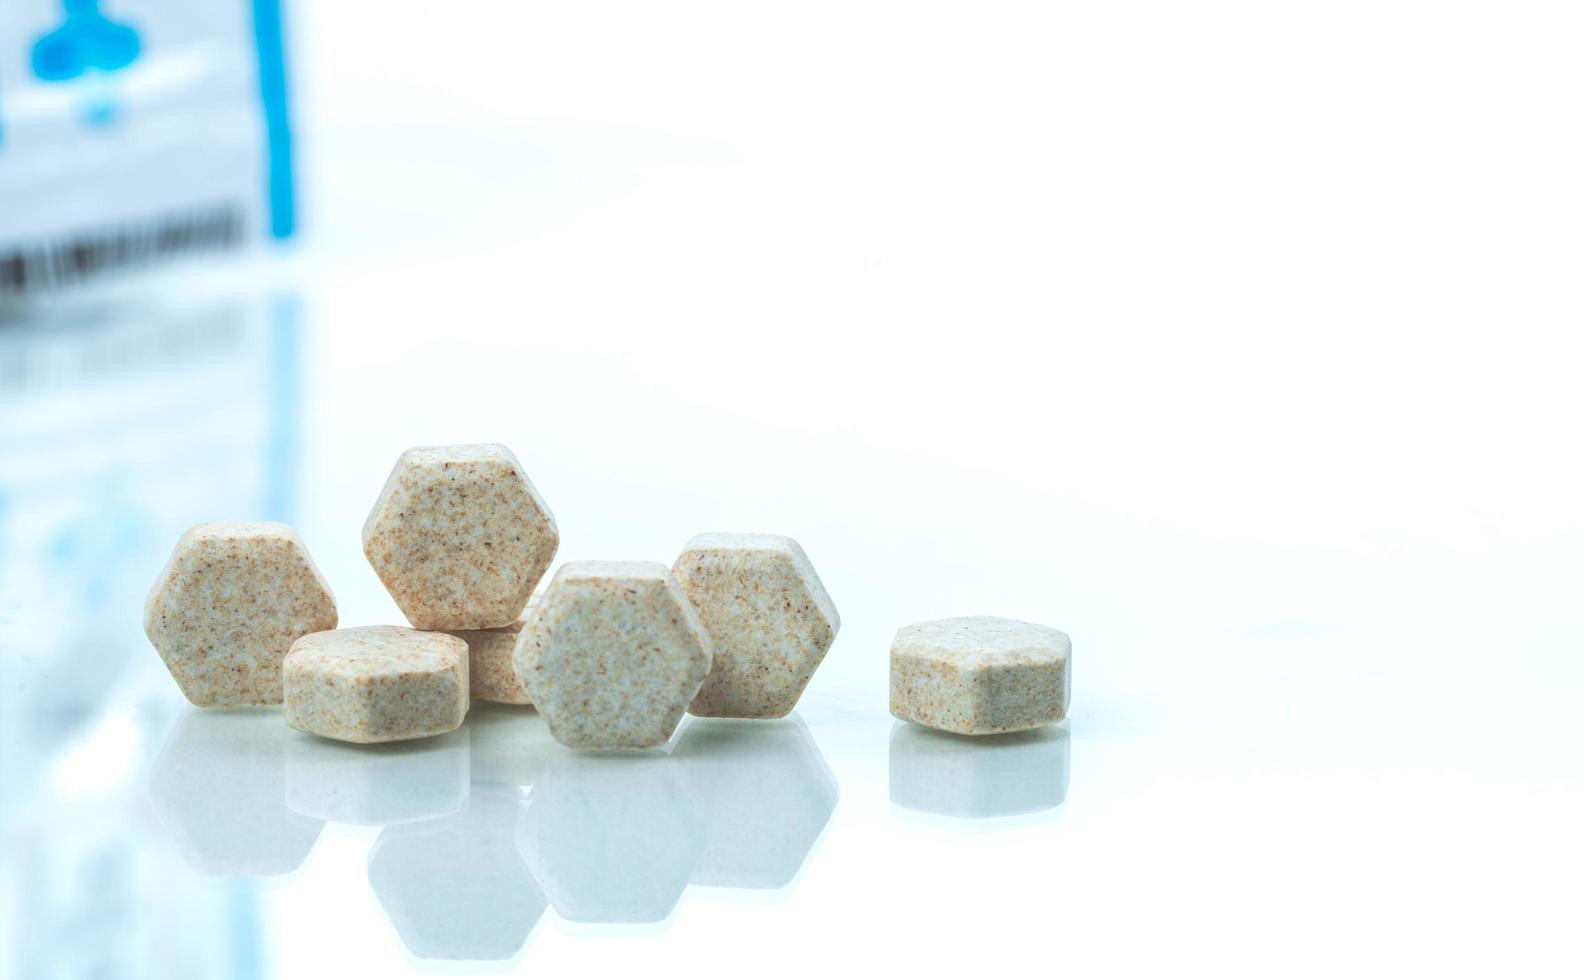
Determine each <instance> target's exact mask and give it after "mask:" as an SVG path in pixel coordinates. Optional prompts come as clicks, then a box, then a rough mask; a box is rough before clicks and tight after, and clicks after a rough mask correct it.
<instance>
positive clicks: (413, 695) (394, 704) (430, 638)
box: [285, 626, 468, 742]
mask: <svg viewBox="0 0 1584 980" xmlns="http://www.w3.org/2000/svg"><path fill="white" fill-rule="evenodd" d="M467 668H468V657H467V644H466V643H463V642H462V641H461V640H459V639H457V638H456V637H454V636H447V635H446V634H444V633H423V632H419V631H418V630H410V629H406V628H404V627H401V626H359V627H356V628H354V629H345V630H331V631H329V632H326V633H310V634H309V635H307V636H305V637H303V638H302V639H300V640H298V641H297V642H296V643H293V644H292V648H291V652H290V653H288V654H286V711H285V715H286V724H287V725H290V726H291V727H292V728H295V729H297V730H298V731H300V732H308V733H309V734H310V735H323V736H324V737H325V738H335V739H340V740H341V741H343V742H394V741H396V740H398V739H404V738H423V737H425V736H427V735H439V734H440V733H441V732H449V731H453V730H455V729H456V728H457V726H459V725H461V724H462V719H463V717H464V716H466V715H467V709H468V673H467Z"/></svg>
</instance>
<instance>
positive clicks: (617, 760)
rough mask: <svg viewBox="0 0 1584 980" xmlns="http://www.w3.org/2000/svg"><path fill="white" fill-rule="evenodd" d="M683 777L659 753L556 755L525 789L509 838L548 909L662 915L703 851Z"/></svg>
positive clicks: (618, 918) (639, 919)
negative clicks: (539, 778) (518, 817)
mask: <svg viewBox="0 0 1584 980" xmlns="http://www.w3.org/2000/svg"><path fill="white" fill-rule="evenodd" d="M684 777H685V774H684V773H683V772H682V767H681V765H679V763H678V762H677V760H676V759H675V758H674V757H673V756H672V755H668V754H663V753H660V752H644V753H584V752H573V751H563V752H561V753H558V754H557V756H556V757H555V760H554V761H553V762H552V763H551V765H550V769H549V771H548V772H547V773H546V774H545V776H544V779H543V780H542V781H541V782H540V783H539V784H538V785H536V786H535V787H534V788H533V791H532V792H531V793H530V794H529V796H528V806H527V810H526V813H525V814H524V817H523V821H522V824H521V826H520V828H519V830H518V834H517V846H518V848H519V849H520V850H521V852H522V855H523V857H524V859H526V860H527V862H528V866H529V867H530V868H532V869H533V872H534V876H535V877H536V878H538V879H539V884H540V885H541V886H543V888H544V890H545V892H546V893H547V894H548V895H549V896H550V904H551V905H553V906H554V907H555V910H556V913H557V914H558V915H560V916H561V917H562V918H563V919H567V920H569V921H572V922H587V923H596V922H597V923H652V922H660V921H662V920H663V919H665V918H666V917H667V916H669V915H670V914H671V910H672V909H674V908H675V907H676V905H677V902H678V901H679V900H680V899H681V898H682V892H683V890H684V889H686V888H687V884H688V879H689V877H691V876H692V874H693V869H694V868H695V867H696V866H697V865H698V860H699V855H700V854H701V853H703V850H704V839H705V831H704V823H703V815H702V814H701V813H700V812H699V809H698V805H697V803H696V801H695V800H694V799H693V798H692V797H691V795H690V794H689V793H688V786H687V781H686V779H685V778H684Z"/></svg>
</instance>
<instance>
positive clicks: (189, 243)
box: [0, 205, 244, 292]
mask: <svg viewBox="0 0 1584 980" xmlns="http://www.w3.org/2000/svg"><path fill="white" fill-rule="evenodd" d="M243 229H244V218H243V214H242V209H241V208H239V207H237V206H235V205H222V206H217V207H210V208H204V209H201V210H197V211H187V212H183V213H180V214H169V215H161V216H160V217H158V218H154V219H152V220H149V221H143V222H137V223H130V224H125V225H120V226H117V227H113V228H104V229H99V230H96V231H92V232H78V233H73V234H71V235H69V236H66V237H63V238H59V239H56V240H54V241H49V242H40V243H37V244H27V245H22V246H18V247H15V248H12V249H9V250H6V251H0V292H6V291H13V292H31V291H34V290H41V289H56V288H59V287H62V286H70V285H74V284H76V283H80V282H83V281H84V280H87V279H91V278H93V277H94V276H97V275H99V274H101V273H104V272H109V271H111V270H112V269H119V268H126V267H133V266H140V265H149V264H152V263H155V262H159V261H161V260H163V259H166V258H171V257H174V256H177V255H181V254H183V253H186V252H206V251H215V250H219V249H226V248H234V247H236V246H237V245H239V244H241V242H242V237H243ZM0 247H3V246H0Z"/></svg>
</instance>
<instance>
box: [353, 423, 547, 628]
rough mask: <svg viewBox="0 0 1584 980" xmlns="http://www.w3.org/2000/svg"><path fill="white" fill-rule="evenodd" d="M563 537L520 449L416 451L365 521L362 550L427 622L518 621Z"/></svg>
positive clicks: (401, 602) (399, 598) (404, 459)
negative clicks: (527, 471) (514, 452)
mask: <svg viewBox="0 0 1584 980" xmlns="http://www.w3.org/2000/svg"><path fill="white" fill-rule="evenodd" d="M559 543H560V536H559V534H558V532H557V531H556V524H555V518H554V517H552V516H551V514H550V508H549V507H547V506H545V502H544V499H543V498H541V497H540V496H539V492H538V491H537V490H535V489H534V486H533V484H532V483H529V482H528V477H527V476H526V475H525V474H524V473H523V468H522V464H521V463H519V462H517V457H515V456H513V455H512V453H511V450H509V449H507V448H506V447H505V446H498V445H493V444H483V445H473V446H429V447H421V448H418V449H409V450H407V451H406V452H405V453H402V455H401V458H400V459H398V460H397V461H396V468H395V469H393V470H392V471H391V475H390V479H388V480H386V481H385V489H384V490H382V491H380V496H379V500H377V501H376V502H375V504H374V509H373V510H372V511H371V512H370V513H369V516H368V521H367V522H366V523H365V524H364V525H363V553H364V554H365V555H367V556H368V560H369V564H371V565H373V566H374V571H375V572H376V573H378V575H379V577H380V581H381V582H384V583H385V588H386V589H387V590H389V592H390V594H391V598H393V599H395V600H396V605H397V606H399V607H401V611H402V615H404V616H406V617H407V620H408V622H410V623H412V624H413V626H415V627H417V628H418V629H421V630H477V629H494V628H497V627H502V626H507V625H510V624H511V623H512V622H513V621H514V620H516V619H517V617H518V616H519V615H521V613H522V611H523V606H524V605H525V604H526V603H527V602H528V596H529V595H530V594H531V593H532V592H533V589H534V586H535V585H537V584H538V583H539V580H540V579H541V578H543V577H544V573H545V570H546V569H548V568H549V567H550V561H551V559H552V558H554V557H555V553H556V548H557V546H558V545H559Z"/></svg>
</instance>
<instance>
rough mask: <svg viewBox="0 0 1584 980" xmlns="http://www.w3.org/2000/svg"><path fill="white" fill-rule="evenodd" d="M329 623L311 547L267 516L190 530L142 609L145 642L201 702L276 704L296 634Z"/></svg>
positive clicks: (331, 614) (326, 592)
mask: <svg viewBox="0 0 1584 980" xmlns="http://www.w3.org/2000/svg"><path fill="white" fill-rule="evenodd" d="M335 625H336V607H335V599H334V598H332V597H331V595H330V588H329V586H327V585H325V581H324V579H323V578H322V577H321V576H320V575H319V570H318V569H316V568H315V567H314V563H313V560H312V559H311V558H309V557H308V549H307V548H305V547H303V543H302V541H301V540H300V539H299V538H298V537H297V532H295V531H293V530H292V529H291V528H289V527H287V526H286V525H284V524H276V523H273V522H270V521H256V522H252V523H243V524H198V525H195V526H194V527H192V528H191V529H189V530H188V531H187V533H186V534H183V535H182V536H181V539H180V540H179V541H177V542H176V549H175V551H174V552H172V554H171V557H170V561H169V562H167V563H166V565H165V569H164V570H163V571H162V572H160V574H159V578H157V579H155V581H154V587H153V588H152V589H151V590H150V591H149V597H148V603H147V605H146V606H145V607H144V613H143V630H144V632H145V633H147V634H148V638H149V642H151V643H153V644H154V649H156V650H158V651H159V655H160V657H161V659H163V660H164V661H165V666H166V667H167V668H169V669H170V672H171V676H172V677H174V678H175V679H176V684H177V686H179V687H180V688H181V692H182V694H184V695H186V696H187V700H189V701H191V702H192V703H193V704H196V705H200V706H202V707H236V706H241V705H260V704H280V701H281V661H282V660H284V659H285V657H286V651H287V650H288V649H290V647H291V645H292V641H293V640H296V639H297V638H298V637H299V636H302V635H303V634H305V633H313V632H316V631H318V630H328V629H334V628H335Z"/></svg>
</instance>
